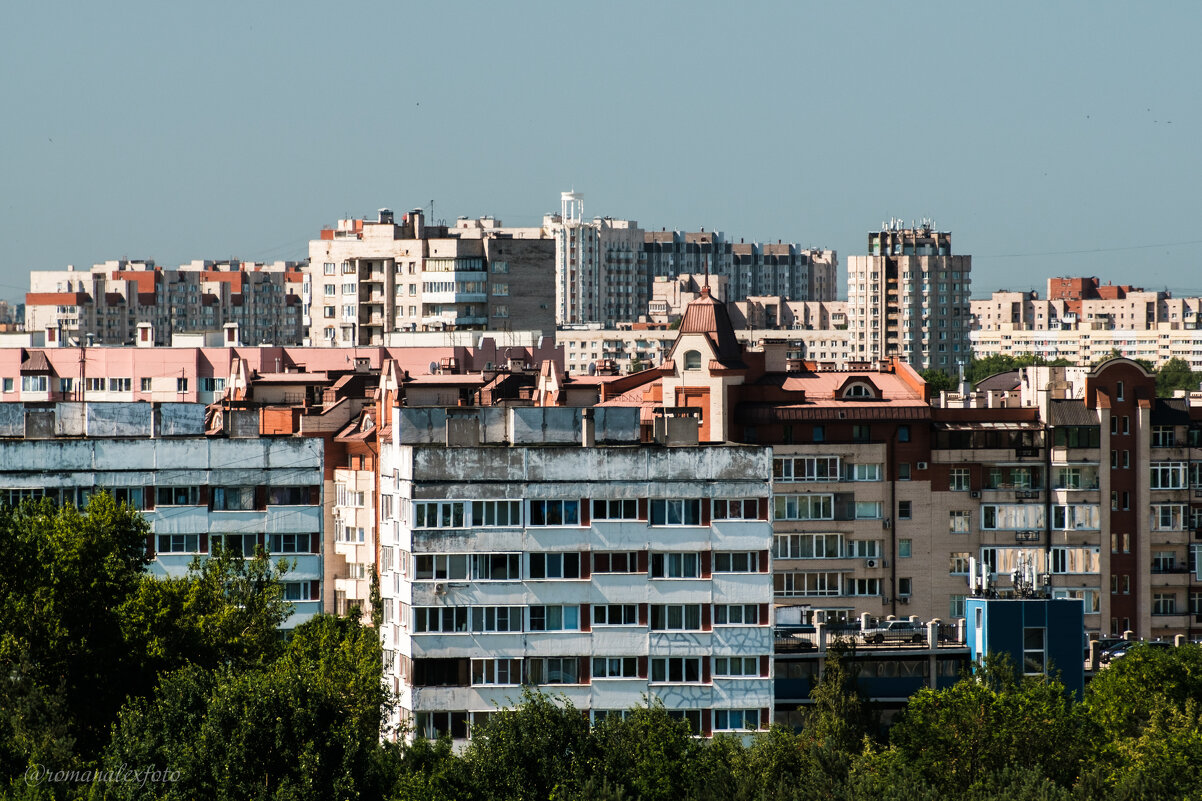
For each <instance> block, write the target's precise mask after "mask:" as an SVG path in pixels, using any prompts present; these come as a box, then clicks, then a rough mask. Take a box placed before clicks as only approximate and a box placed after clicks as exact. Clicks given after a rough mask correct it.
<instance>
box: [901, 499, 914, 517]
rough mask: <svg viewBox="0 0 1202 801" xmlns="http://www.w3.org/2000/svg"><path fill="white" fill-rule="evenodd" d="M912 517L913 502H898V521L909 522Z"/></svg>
mask: <svg viewBox="0 0 1202 801" xmlns="http://www.w3.org/2000/svg"><path fill="white" fill-rule="evenodd" d="M912 515H913V502H912V501H898V502H897V519H898V520H909V519H910V518H911V516H912Z"/></svg>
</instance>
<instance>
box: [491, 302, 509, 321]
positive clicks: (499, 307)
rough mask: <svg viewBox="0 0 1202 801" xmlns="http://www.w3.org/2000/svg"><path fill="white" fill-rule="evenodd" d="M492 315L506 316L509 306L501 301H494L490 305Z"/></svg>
mask: <svg viewBox="0 0 1202 801" xmlns="http://www.w3.org/2000/svg"><path fill="white" fill-rule="evenodd" d="M492 316H493V317H500V318H504V317H508V316H509V307H508V306H506V305H504V304H501V303H494V304H493V307H492Z"/></svg>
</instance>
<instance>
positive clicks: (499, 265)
mask: <svg viewBox="0 0 1202 801" xmlns="http://www.w3.org/2000/svg"><path fill="white" fill-rule="evenodd" d="M492 271H493V272H494V273H507V272H509V262H507V261H494V262H492Z"/></svg>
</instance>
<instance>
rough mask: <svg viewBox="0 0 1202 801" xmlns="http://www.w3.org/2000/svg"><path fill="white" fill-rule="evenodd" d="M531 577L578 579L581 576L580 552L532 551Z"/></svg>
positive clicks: (529, 574)
mask: <svg viewBox="0 0 1202 801" xmlns="http://www.w3.org/2000/svg"><path fill="white" fill-rule="evenodd" d="M527 575H528V576H529V577H530V578H531V579H535V580H537V579H578V578H580V554H579V553H575V552H572V553H532V554H530V572H529V573H528V574H527Z"/></svg>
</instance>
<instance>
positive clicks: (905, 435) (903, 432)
mask: <svg viewBox="0 0 1202 801" xmlns="http://www.w3.org/2000/svg"><path fill="white" fill-rule="evenodd" d="M897 441H898V442H909V441H910V427H909V426H908V425H901V426H898V427H897Z"/></svg>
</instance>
